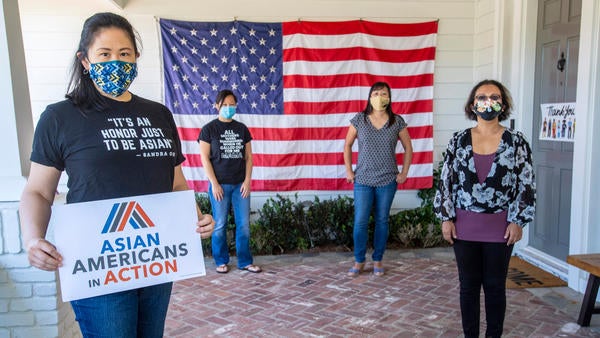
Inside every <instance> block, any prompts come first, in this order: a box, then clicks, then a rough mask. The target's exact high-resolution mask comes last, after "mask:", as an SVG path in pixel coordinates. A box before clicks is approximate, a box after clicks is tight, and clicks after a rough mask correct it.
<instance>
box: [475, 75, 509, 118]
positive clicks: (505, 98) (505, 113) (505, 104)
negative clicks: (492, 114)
mask: <svg viewBox="0 0 600 338" xmlns="http://www.w3.org/2000/svg"><path fill="white" fill-rule="evenodd" d="M485 85H493V86H496V87H498V89H499V90H500V96H502V109H503V110H502V113H500V115H498V121H504V120H506V119H508V117H509V116H510V114H511V113H512V107H513V102H512V97H511V96H510V92H509V91H508V89H507V88H506V87H505V86H504V85H503V84H502V83H500V82H498V81H496V80H490V79H486V80H483V81H480V82H479V83H478V84H476V85H475V87H473V89H471V93H470V94H469V97H468V98H467V102H466V103H465V115H466V117H467V119H469V120H473V121H477V114H475V113H474V112H473V101H474V100H475V93H477V89H479V87H481V86H485Z"/></svg>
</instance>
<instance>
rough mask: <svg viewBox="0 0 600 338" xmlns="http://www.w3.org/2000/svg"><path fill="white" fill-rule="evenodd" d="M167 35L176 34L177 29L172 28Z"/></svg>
mask: <svg viewBox="0 0 600 338" xmlns="http://www.w3.org/2000/svg"><path fill="white" fill-rule="evenodd" d="M169 33H171V35H175V34H176V33H177V29H175V27H172V28H171V30H170V31H169Z"/></svg>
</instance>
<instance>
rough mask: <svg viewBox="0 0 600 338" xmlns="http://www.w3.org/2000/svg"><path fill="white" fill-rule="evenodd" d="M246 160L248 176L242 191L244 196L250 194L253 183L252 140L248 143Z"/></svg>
mask: <svg viewBox="0 0 600 338" xmlns="http://www.w3.org/2000/svg"><path fill="white" fill-rule="evenodd" d="M244 160H245V161H246V177H245V178H244V182H243V183H242V187H241V191H240V192H241V193H242V197H243V198H246V197H248V196H250V190H251V184H252V143H250V142H248V143H246V152H245V154H244Z"/></svg>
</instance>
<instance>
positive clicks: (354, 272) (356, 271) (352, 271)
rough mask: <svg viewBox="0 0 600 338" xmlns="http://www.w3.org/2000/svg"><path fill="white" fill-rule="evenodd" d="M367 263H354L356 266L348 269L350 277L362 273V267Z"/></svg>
mask: <svg viewBox="0 0 600 338" xmlns="http://www.w3.org/2000/svg"><path fill="white" fill-rule="evenodd" d="M364 266H365V263H354V266H352V267H351V268H350V270H348V277H356V276H358V275H359V274H360V272H361V271H362V269H363V268H364Z"/></svg>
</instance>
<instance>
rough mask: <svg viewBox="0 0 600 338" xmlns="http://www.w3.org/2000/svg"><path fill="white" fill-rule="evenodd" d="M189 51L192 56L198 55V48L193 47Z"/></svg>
mask: <svg viewBox="0 0 600 338" xmlns="http://www.w3.org/2000/svg"><path fill="white" fill-rule="evenodd" d="M190 51H191V52H192V54H198V48H196V47H193V48H192V49H190Z"/></svg>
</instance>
